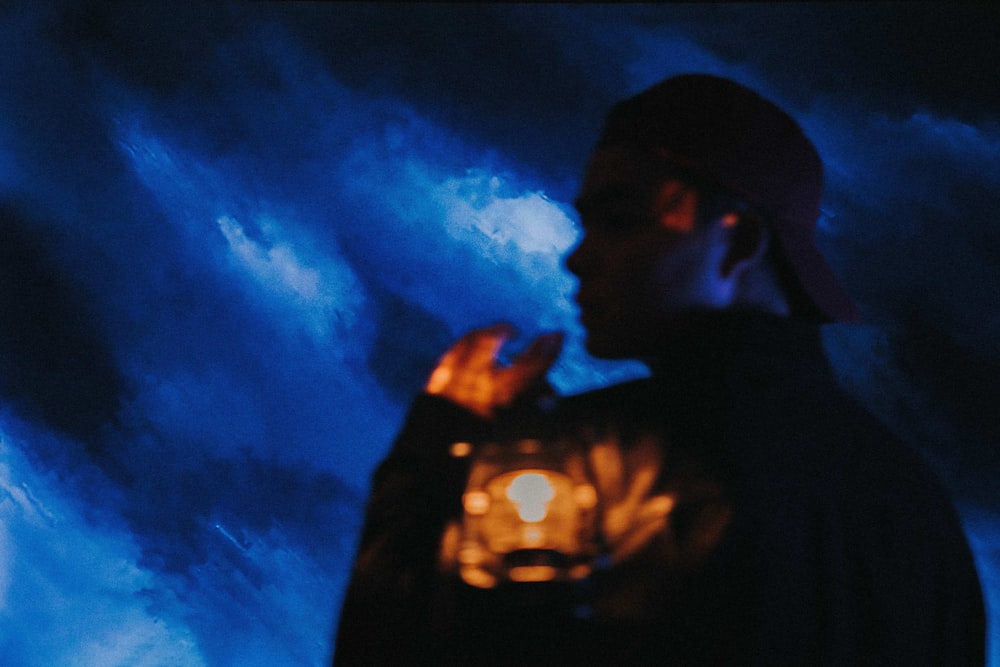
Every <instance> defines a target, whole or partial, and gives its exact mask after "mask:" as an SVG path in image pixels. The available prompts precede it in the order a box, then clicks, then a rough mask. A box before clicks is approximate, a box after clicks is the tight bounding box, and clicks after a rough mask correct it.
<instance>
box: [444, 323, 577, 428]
mask: <svg viewBox="0 0 1000 667" xmlns="http://www.w3.org/2000/svg"><path fill="white" fill-rule="evenodd" d="M514 333H515V330H514V327H513V326H511V325H509V324H496V325H493V326H491V327H487V328H485V329H476V330H474V331H471V332H469V333H467V334H466V335H465V336H463V337H462V338H460V339H459V340H458V342H457V343H455V345H454V346H452V348H451V349H450V350H448V351H447V352H446V353H445V354H444V356H442V357H441V359H440V361H438V365H437V367H436V368H435V369H434V372H433V373H431V376H430V379H429V380H428V381H427V385H426V387H425V388H424V390H425V391H426V392H427V393H428V394H435V395H438V396H441V397H443V398H447V399H449V400H450V401H452V402H454V403H457V404H458V405H461V406H462V407H464V408H466V409H468V410H471V411H472V412H475V413H476V414H478V415H480V416H482V417H486V418H491V417H493V416H494V410H495V409H496V408H501V407H505V406H508V405H510V404H511V403H513V402H514V401H515V400H516V399H518V398H519V397H521V396H523V395H525V394H527V393H530V392H531V391H534V390H537V389H539V388H540V387H541V386H543V385H544V381H545V373H546V372H548V370H549V368H550V367H551V366H552V364H553V363H554V362H555V360H556V357H558V356H559V351H560V350H561V349H562V340H563V336H562V333H559V332H554V333H547V334H542V335H541V336H539V337H538V338H536V339H535V340H534V341H533V342H532V343H531V345H529V346H528V348H527V349H526V350H525V351H524V352H522V353H521V354H519V355H518V356H517V357H516V358H515V359H514V360H513V361H512V362H511V363H510V364H508V365H501V364H500V363H499V362H498V360H497V354H498V353H499V351H500V348H502V347H503V345H504V343H506V342H507V341H508V340H509V339H510V338H512V337H513V336H514Z"/></svg>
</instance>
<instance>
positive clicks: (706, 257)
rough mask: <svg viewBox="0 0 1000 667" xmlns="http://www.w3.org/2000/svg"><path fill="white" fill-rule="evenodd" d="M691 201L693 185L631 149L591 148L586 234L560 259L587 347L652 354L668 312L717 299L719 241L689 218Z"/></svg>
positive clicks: (612, 353)
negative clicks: (573, 287) (574, 282)
mask: <svg viewBox="0 0 1000 667" xmlns="http://www.w3.org/2000/svg"><path fill="white" fill-rule="evenodd" d="M697 205H698V195H697V193H696V192H695V191H694V190H693V189H692V188H690V187H689V186H686V185H685V184H683V183H681V182H679V181H676V180H672V179H667V180H664V178H663V176H662V175H661V174H659V173H658V172H657V170H656V168H655V167H654V165H652V164H651V163H650V162H649V161H648V160H645V159H643V158H642V157H641V156H640V155H639V154H637V153H635V152H633V151H629V150H627V149H623V148H617V147H612V148H605V149H600V150H599V151H597V152H596V153H595V154H594V155H593V157H592V158H591V161H590V163H589V165H588V167H587V171H586V174H585V176H584V181H583V187H582V189H581V192H580V196H579V197H578V198H577V200H576V208H577V210H578V212H579V214H580V221H581V223H582V226H583V232H584V236H583V239H582V240H581V242H580V244H579V246H577V248H576V249H575V250H574V251H573V252H572V253H571V254H570V256H569V257H568V258H567V260H566V265H567V267H568V268H569V270H570V271H572V272H573V273H574V274H575V275H576V276H577V278H579V280H580V288H579V291H578V293H577V297H576V300H577V303H578V304H579V306H580V311H581V312H580V315H581V321H582V323H583V325H584V327H585V328H586V330H587V349H588V350H589V351H590V352H591V354H594V355H595V356H598V357H604V358H642V357H649V356H656V355H657V354H658V352H659V346H661V345H662V341H663V334H664V332H666V331H669V328H670V325H671V320H672V319H675V318H676V316H677V315H678V314H681V313H683V312H685V311H689V310H692V309H698V308H710V307H713V306H715V305H716V302H717V292H718V284H717V283H718V279H719V266H720V264H721V262H722V258H723V255H724V254H725V249H724V247H722V246H721V244H720V243H719V237H718V234H717V232H716V231H715V229H714V228H713V227H711V226H708V227H704V228H702V227H700V226H699V225H697V224H696V223H697Z"/></svg>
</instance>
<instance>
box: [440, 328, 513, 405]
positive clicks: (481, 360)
mask: <svg viewBox="0 0 1000 667" xmlns="http://www.w3.org/2000/svg"><path fill="white" fill-rule="evenodd" d="M513 334H514V328H513V327H512V326H511V325H509V324H504V323H501V324H495V325H493V326H491V327H486V328H483V329H475V330H473V331H470V332H468V333H467V334H465V335H464V336H462V337H461V338H459V339H458V340H457V341H456V342H455V344H454V345H452V346H451V348H449V349H448V351H447V352H445V353H444V354H443V355H442V356H441V358H440V359H438V363H437V366H436V367H435V368H434V370H433V371H432V372H431V376H430V378H428V380H427V384H426V385H425V387H424V390H425V391H427V392H428V393H430V394H441V393H446V392H447V389H448V387H450V386H451V384H452V383H453V382H454V380H455V377H456V375H457V374H459V373H461V374H464V375H470V374H474V373H479V372H481V371H483V370H486V369H488V368H489V367H490V366H491V365H492V363H493V360H494V359H495V358H496V354H497V352H498V351H499V349H500V347H501V346H502V345H503V343H504V341H506V340H507V339H508V338H509V337H510V336H512V335H513Z"/></svg>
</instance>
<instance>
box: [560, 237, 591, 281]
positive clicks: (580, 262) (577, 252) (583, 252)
mask: <svg viewBox="0 0 1000 667" xmlns="http://www.w3.org/2000/svg"><path fill="white" fill-rule="evenodd" d="M591 245H592V244H591V243H588V240H587V236H586V235H584V237H583V238H582V239H581V240H580V242H579V243H578V244H577V246H576V248H574V249H573V251H572V252H570V253H569V254H568V255H566V261H565V264H566V268H567V269H568V270H569V272H570V273H572V274H573V275H574V276H576V277H578V278H579V277H580V276H582V275H583V274H584V273H586V272H587V271H588V270H590V267H591V266H592V265H593V263H594V253H593V251H592V250H591Z"/></svg>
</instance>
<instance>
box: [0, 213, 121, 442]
mask: <svg viewBox="0 0 1000 667" xmlns="http://www.w3.org/2000/svg"><path fill="white" fill-rule="evenodd" d="M38 227H39V226H38V225H33V224H31V220H29V219H28V218H27V217H26V216H25V215H24V214H23V213H22V212H21V211H19V210H18V208H17V207H16V206H15V205H12V204H10V203H3V204H0V399H2V400H3V401H4V402H6V403H8V404H12V405H13V406H14V408H15V410H16V411H17V412H18V413H19V414H20V415H21V416H22V417H24V418H26V419H30V420H37V421H41V422H44V423H46V424H48V425H49V426H50V427H53V428H55V429H57V430H59V431H61V432H63V433H65V434H66V435H69V436H72V437H74V438H76V439H78V440H80V441H83V442H85V443H87V447H88V449H90V450H91V453H92V454H93V453H98V451H99V449H100V446H99V444H98V440H97V437H96V436H97V432H98V429H99V428H100V427H101V426H102V425H103V424H105V423H107V422H108V421H109V420H111V419H112V418H113V417H114V415H115V412H116V410H117V408H118V402H119V397H120V395H121V393H122V390H123V384H124V383H123V380H122V377H121V375H120V373H119V371H118V369H117V368H116V366H115V363H114V360H113V359H112V356H111V353H110V350H109V349H108V348H107V346H106V345H105V344H104V342H103V341H102V340H101V338H100V336H99V334H98V332H97V331H96V328H95V327H94V324H93V315H92V314H91V313H89V312H88V309H87V306H86V300H85V299H84V298H83V295H82V294H81V293H80V292H79V290H77V289H76V288H75V287H74V286H73V285H72V281H71V278H70V277H69V276H66V275H63V274H61V273H60V271H59V270H58V269H57V268H56V266H55V262H54V261H53V260H52V258H51V257H50V256H49V254H48V253H47V250H46V243H45V240H44V238H42V236H41V235H40V234H39V233H38V232H37V231H35V230H36V229H38Z"/></svg>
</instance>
